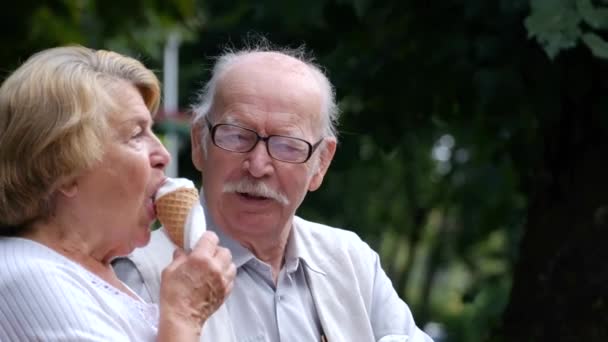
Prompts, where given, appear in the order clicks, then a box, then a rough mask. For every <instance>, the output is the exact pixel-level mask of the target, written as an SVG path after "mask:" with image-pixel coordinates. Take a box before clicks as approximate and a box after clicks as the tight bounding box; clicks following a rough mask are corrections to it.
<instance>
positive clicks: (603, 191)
mask: <svg viewBox="0 0 608 342" xmlns="http://www.w3.org/2000/svg"><path fill="white" fill-rule="evenodd" d="M557 62H558V63H559V68H558V70H559V71H560V84H561V86H560V91H561V94H557V96H556V97H555V101H559V102H560V103H561V105H560V109H559V110H558V111H557V113H552V114H553V116H549V115H547V116H546V117H544V119H542V120H543V121H542V122H540V129H539V131H538V132H539V134H542V136H541V137H539V138H540V139H539V140H541V141H543V144H544V147H543V151H544V153H543V158H542V161H541V162H540V163H539V166H538V169H537V170H536V172H533V173H531V177H530V178H529V179H528V181H531V183H530V184H532V185H534V187H533V188H531V190H532V192H531V193H530V196H529V199H530V201H529V208H528V217H527V222H526V227H525V229H524V232H525V233H524V236H523V239H522V241H521V245H520V254H519V260H518V263H517V264H516V268H515V272H514V278H513V287H512V291H511V297H510V301H509V304H508V305H507V308H506V310H505V313H504V316H503V326H502V329H501V332H500V334H499V335H500V336H501V339H500V340H506V341H567V342H569V341H573V342H574V341H577V342H578V341H608V129H607V127H606V126H607V125H608V106H607V105H606V103H607V102H606V100H605V99H606V98H607V97H608V89H607V88H608V87H607V86H606V81H607V80H608V73H607V72H606V70H607V69H606V65H605V62H602V61H599V60H598V59H596V58H593V57H591V56H590V55H589V54H588V52H586V51H583V52H581V49H580V48H579V49H577V50H576V51H574V52H570V53H568V54H566V55H565V56H561V57H560V59H558V61H557Z"/></svg>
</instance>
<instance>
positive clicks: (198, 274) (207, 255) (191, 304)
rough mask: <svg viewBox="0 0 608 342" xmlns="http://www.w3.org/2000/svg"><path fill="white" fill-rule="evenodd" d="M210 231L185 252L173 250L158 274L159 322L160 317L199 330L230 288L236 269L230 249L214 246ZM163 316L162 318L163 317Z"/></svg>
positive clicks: (212, 235)
mask: <svg viewBox="0 0 608 342" xmlns="http://www.w3.org/2000/svg"><path fill="white" fill-rule="evenodd" d="M218 242H219V239H218V237H217V235H215V233H213V232H205V233H204V234H203V236H202V237H201V239H200V240H199V241H198V242H197V244H196V245H195V246H194V248H193V249H192V252H191V253H190V254H185V253H184V252H183V251H182V250H181V249H177V250H176V252H175V253H174V256H173V257H174V258H173V261H172V262H171V264H169V266H167V267H166V268H165V269H164V270H163V272H162V275H161V284H162V285H161V292H160V307H161V322H162V321H163V320H164V319H168V320H172V321H181V324H184V325H187V326H190V327H194V328H195V329H199V334H200V329H201V326H202V325H203V324H204V323H205V321H206V320H207V318H209V316H211V314H212V313H213V312H215V311H216V310H217V309H218V308H219V307H220V306H221V305H222V303H223V302H224V300H225V299H226V297H227V296H228V294H229V293H230V291H231V290H232V286H233V281H234V277H235V275H236V268H235V266H234V264H233V263H232V256H231V254H230V251H229V250H228V249H226V248H224V247H220V246H219V245H218ZM163 315H164V317H163Z"/></svg>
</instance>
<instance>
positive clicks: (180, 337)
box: [0, 47, 235, 341]
mask: <svg viewBox="0 0 608 342" xmlns="http://www.w3.org/2000/svg"><path fill="white" fill-rule="evenodd" d="M159 98H160V95H159V82H158V80H157V78H156V77H155V76H154V74H153V73H152V72H151V71H150V70H148V69H146V68H145V67H144V66H143V65H142V64H141V63H139V62H138V61H136V60H134V59H132V58H129V57H125V56H122V55H119V54H117V53H113V52H109V51H101V50H100V51H95V50H90V49H87V48H84V47H61V48H54V49H49V50H45V51H43V52H40V53H38V54H36V55H34V56H32V57H31V58H30V59H29V60H27V61H26V62H25V63H24V64H23V65H22V66H21V67H20V68H19V69H17V70H16V71H15V72H14V73H13V74H12V75H11V76H10V77H9V78H8V79H7V80H6V81H5V82H4V84H3V85H2V87H1V88H0V235H1V237H0V340H1V341H28V340H36V341H39V340H53V341H62V340H70V341H151V340H158V341H168V340H171V341H198V336H199V334H200V331H201V326H202V324H204V322H205V321H206V319H207V318H208V317H209V315H210V314H211V313H212V312H213V311H215V309H217V308H218V307H219V305H221V303H222V302H223V300H224V298H225V297H226V296H227V295H228V293H229V292H230V290H231V288H232V281H233V279H234V275H235V268H234V265H233V264H232V262H231V256H230V253H229V252H228V251H227V250H226V249H224V248H221V247H219V246H218V244H217V241H218V240H217V237H216V236H215V235H213V234H212V233H206V235H203V238H201V240H200V241H199V243H198V244H197V245H196V246H195V247H194V249H193V250H192V252H191V253H190V254H188V255H186V254H184V253H181V252H178V253H176V255H175V256H174V260H173V262H172V263H171V264H170V265H169V266H168V267H167V268H166V269H165V270H164V272H163V275H162V284H161V300H160V305H159V307H156V306H155V305H152V304H147V303H145V302H144V301H142V300H141V298H140V297H138V296H137V295H136V294H135V293H134V292H133V291H131V290H130V289H129V288H128V287H127V286H126V285H125V284H123V283H122V282H121V281H120V280H119V279H118V278H117V277H116V275H115V274H114V272H113V270H112V267H111V265H110V262H111V261H112V259H113V258H115V257H117V256H121V255H126V254H129V253H130V252H131V251H132V250H133V249H134V248H136V247H141V246H144V245H146V244H147V243H148V241H149V238H150V229H149V226H150V224H151V223H152V222H153V221H154V220H155V209H154V203H153V198H154V194H155V192H156V191H157V189H158V188H159V187H160V186H161V184H162V183H163V180H164V179H165V176H164V168H165V166H166V165H167V163H168V162H169V159H170V157H169V154H168V153H167V151H166V150H165V149H164V147H163V146H162V144H161V143H160V141H159V140H158V138H157V137H156V136H155V135H154V133H153V132H152V123H153V122H152V117H153V115H154V112H155V111H156V109H157V107H158V104H159Z"/></svg>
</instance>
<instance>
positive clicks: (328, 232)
mask: <svg viewBox="0 0 608 342" xmlns="http://www.w3.org/2000/svg"><path fill="white" fill-rule="evenodd" d="M303 56H304V54H303V53H302V51H269V50H268V49H254V50H247V51H238V52H234V51H230V52H227V53H226V54H225V55H223V56H221V57H220V58H219V59H218V61H217V63H216V65H215V67H214V69H213V74H212V78H211V80H210V81H209V83H208V84H207V85H206V87H205V88H204V90H203V92H202V94H201V97H200V103H199V104H197V105H196V106H194V113H195V115H194V118H193V126H192V132H191V133H192V159H193V161H194V165H195V166H196V168H197V169H198V170H199V171H201V173H202V175H203V181H202V184H203V190H202V191H201V202H202V204H203V207H204V208H205V214H206V219H207V226H208V228H209V229H210V230H213V231H215V232H216V233H217V235H218V236H219V237H220V242H221V244H222V245H223V246H225V247H227V248H228V249H229V250H230V251H231V252H232V255H233V260H234V263H235V265H236V267H237V269H238V273H237V276H236V279H235V284H234V289H233V292H232V294H231V295H230V296H229V298H228V299H227V301H226V302H225V303H224V304H223V306H222V307H221V308H220V309H219V310H218V311H217V312H216V313H215V314H214V315H213V316H212V317H211V318H210V319H209V320H208V321H207V323H206V324H205V326H204V327H203V335H202V337H201V341H324V340H326V341H331V342H334V341H344V342H354V341H409V342H412V341H431V339H430V338H429V337H428V336H427V335H426V334H425V333H424V332H422V331H421V330H420V329H419V328H418V327H417V326H416V324H415V323H414V320H413V318H412V314H411V312H410V310H409V308H408V306H407V305H406V304H405V303H404V302H403V301H402V300H401V299H400V298H399V296H398V295H397V293H396V291H395V290H394V288H393V287H392V284H391V281H390V280H389V278H388V277H387V276H386V274H385V273H384V271H383V270H382V268H381V266H380V261H379V258H378V255H377V254H376V253H375V252H374V251H373V250H372V249H370V247H369V246H368V245H367V244H366V243H364V242H363V241H361V239H360V238H359V237H357V236H356V235H355V234H353V233H352V232H349V231H345V230H341V229H337V228H332V227H328V226H325V225H322V224H318V223H313V222H309V221H306V220H304V219H302V218H299V217H297V216H295V212H296V210H297V209H298V207H299V206H300V204H301V203H302V201H303V200H304V197H305V196H306V194H307V192H308V191H314V190H316V189H318V188H319V186H320V185H321V182H322V181H323V177H324V176H325V173H326V172H327V169H328V167H329V165H330V163H331V161H332V158H333V156H334V153H335V151H336V144H337V139H336V132H335V127H334V124H335V122H336V120H337V107H336V104H335V96H334V91H333V87H332V85H331V83H330V82H329V80H328V79H327V77H326V76H325V75H324V74H323V72H322V71H321V70H320V69H319V68H318V67H317V66H315V65H314V64H313V63H312V62H310V61H308V60H306V59H305V58H304V57H303ZM174 248H175V247H174V246H173V245H172V244H171V243H170V242H169V240H167V238H166V237H165V234H163V233H162V232H158V231H157V232H155V234H154V237H153V239H152V242H151V244H150V245H148V246H147V247H146V248H144V249H141V250H138V251H136V253H134V254H133V255H131V256H130V259H125V260H120V261H118V262H117V264H116V270H117V273H118V274H119V276H121V277H122V279H124V281H125V282H127V284H129V285H130V286H131V288H133V289H135V290H136V291H137V292H139V293H140V294H141V295H142V296H143V297H144V298H147V299H148V300H152V301H155V300H156V299H157V298H158V284H159V280H160V275H161V270H162V269H163V267H164V266H165V265H166V264H168V263H169V262H170V260H171V253H172V251H173V249H174Z"/></svg>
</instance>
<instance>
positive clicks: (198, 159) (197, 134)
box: [190, 120, 205, 172]
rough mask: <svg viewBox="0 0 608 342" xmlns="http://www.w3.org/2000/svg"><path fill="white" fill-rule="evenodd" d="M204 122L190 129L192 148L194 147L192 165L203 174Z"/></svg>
mask: <svg viewBox="0 0 608 342" xmlns="http://www.w3.org/2000/svg"><path fill="white" fill-rule="evenodd" d="M201 121H202V120H199V121H198V122H197V123H194V124H193V125H192V128H190V146H191V147H192V163H193V164H194V167H196V169H197V170H199V171H200V172H203V164H204V159H205V158H204V157H205V156H204V150H203V145H202V143H203V139H202V137H203V125H202V124H201Z"/></svg>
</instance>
